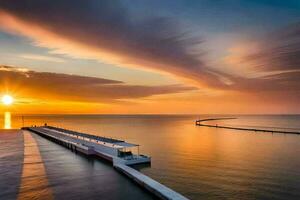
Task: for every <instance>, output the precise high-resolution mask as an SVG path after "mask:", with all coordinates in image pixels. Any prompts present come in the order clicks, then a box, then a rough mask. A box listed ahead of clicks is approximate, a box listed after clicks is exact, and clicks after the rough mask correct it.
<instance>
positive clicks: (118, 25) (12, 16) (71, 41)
mask: <svg viewBox="0 0 300 200" xmlns="http://www.w3.org/2000/svg"><path fill="white" fill-rule="evenodd" d="M28 5H30V7H28ZM66 8H67V10H68V12H66ZM0 24H1V26H2V28H3V29H4V30H6V31H9V32H12V33H15V34H21V35H25V36H27V37H30V38H32V39H33V40H34V43H35V45H39V46H43V47H47V48H50V49H51V50H50V52H54V53H60V54H67V55H69V56H73V57H79V58H92V59H98V60H101V61H106V62H109V63H113V64H115V65H118V66H127V67H136V68H142V69H148V70H154V71H159V72H162V73H167V74H171V75H173V76H176V77H180V78H184V79H188V80H191V81H192V82H194V83H196V84H198V85H201V86H203V85H206V86H211V87H218V86H222V85H223V84H224V82H223V80H224V78H221V79H220V77H224V76H225V74H222V73H221V72H218V71H216V70H214V69H212V68H210V67H208V66H206V65H205V63H204V62H203V58H202V57H203V53H204V52H203V50H202V47H201V44H202V42H203V40H202V38H201V37H191V36H190V35H189V34H188V33H185V32H184V31H182V30H181V29H180V26H178V25H177V24H178V23H177V21H176V20H174V19H170V18H163V17H159V16H153V17H151V18H143V19H138V16H134V14H133V13H130V12H129V11H128V10H127V9H126V8H125V7H124V6H123V5H122V2H121V1H96V0H90V1H85V0H76V1H72V2H70V1H68V0H60V1H53V0H44V1H28V0H23V1H18V0H2V1H1V2H0ZM227 79H228V78H227Z"/></svg>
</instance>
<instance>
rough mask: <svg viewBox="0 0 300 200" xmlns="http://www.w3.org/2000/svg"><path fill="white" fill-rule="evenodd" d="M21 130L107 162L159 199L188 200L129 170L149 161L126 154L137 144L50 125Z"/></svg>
mask: <svg viewBox="0 0 300 200" xmlns="http://www.w3.org/2000/svg"><path fill="white" fill-rule="evenodd" d="M23 129H26V130H29V131H31V132H34V133H36V134H38V135H40V136H42V137H44V138H47V139H49V140H51V141H53V142H56V143H58V144H60V145H63V146H65V147H67V148H69V149H70V150H72V151H74V152H81V153H83V154H85V155H87V156H96V157H100V158H102V159H105V160H108V161H110V162H111V163H112V164H113V167H114V168H115V169H116V170H118V171H119V172H121V173H122V174H124V175H126V176H127V177H128V178H130V179H131V180H133V181H134V182H136V183H137V184H138V185H140V186H141V187H142V188H144V189H146V190H148V191H149V192H150V193H152V194H153V195H155V196H156V197H159V198H160V199H168V200H171V199H174V200H186V199H187V198H186V197H184V196H182V195H181V194H179V193H177V192H175V191H174V190H172V189H170V188H168V187H166V186H164V185H162V184H160V183H158V182H157V181H155V180H153V179H151V178H150V177H148V176H146V175H144V174H142V173H140V172H139V171H137V170H135V169H134V168H131V167H130V165H135V164H141V163H150V162H151V158H150V157H148V156H145V155H140V154H139V153H138V154H137V155H134V154H131V152H128V148H131V147H137V146H138V145H136V144H131V143H127V142H125V141H123V140H117V139H112V138H105V137H98V136H93V135H89V134H85V133H79V132H75V131H70V130H66V129H61V128H57V127H51V126H42V127H26V128H23ZM124 149H125V150H124Z"/></svg>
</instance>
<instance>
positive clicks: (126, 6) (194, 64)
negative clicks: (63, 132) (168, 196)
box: [0, 0, 300, 114]
mask: <svg viewBox="0 0 300 200" xmlns="http://www.w3.org/2000/svg"><path fill="white" fill-rule="evenodd" d="M4 94H9V95H11V96H13V97H14V99H15V102H14V104H13V105H10V106H4V105H1V106H0V111H7V110H9V111H10V112H13V113H20V114H55V113H58V114H63V113H68V114H75V113H76V114H79V113H92V114H102V113H103V114H297V113H298V114H299V113H300V101H299V99H300V1H298V0H286V1H281V0H251V1H250V0H216V1H211V0H195V1H193V0H166V1H158V0H152V1H147V0H138V1H137V0H123V1H121V0H120V1H118V0H115V1H110V0H103V1H98V0H88V1H87V0H72V1H68V0H22V1H20V0H0V95H4Z"/></svg>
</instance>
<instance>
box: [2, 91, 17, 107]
mask: <svg viewBox="0 0 300 200" xmlns="http://www.w3.org/2000/svg"><path fill="white" fill-rule="evenodd" d="M13 102H14V98H13V97H12V96H10V95H8V94H6V95H3V97H2V103H3V104H4V105H7V106H8V105H11V104H12V103H13Z"/></svg>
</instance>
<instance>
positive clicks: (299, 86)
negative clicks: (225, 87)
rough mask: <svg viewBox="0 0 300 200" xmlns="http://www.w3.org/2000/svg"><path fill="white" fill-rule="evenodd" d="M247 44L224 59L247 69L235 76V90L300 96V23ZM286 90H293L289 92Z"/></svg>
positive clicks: (233, 79) (234, 66)
mask: <svg viewBox="0 0 300 200" xmlns="http://www.w3.org/2000/svg"><path fill="white" fill-rule="evenodd" d="M245 44H246V45H241V46H240V47H239V48H235V49H234V50H232V51H231V54H230V55H229V56H227V57H226V58H225V59H224V60H225V62H227V64H231V66H232V70H234V69H239V71H241V72H243V73H244V74H241V75H240V76H239V75H236V76H232V77H231V80H232V81H233V82H234V83H236V84H232V85H231V87H230V89H231V90H236V91H244V92H251V93H256V94H257V95H258V94H259V92H265V93H267V94H269V95H270V96H272V97H276V98H287V96H295V97H297V98H300V23H296V24H292V25H289V26H287V27H284V28H282V29H279V30H277V31H273V32H271V33H267V34H265V35H263V36H261V37H259V38H256V39H252V40H250V41H247V42H246V43H245ZM268 92H269V93H268ZM274 92H276V95H274ZM280 92H281V93H280ZM286 92H289V93H290V94H288V95H286ZM283 93H284V94H285V95H284V96H282V94H283Z"/></svg>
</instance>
